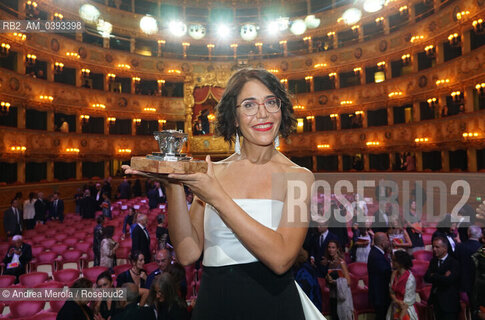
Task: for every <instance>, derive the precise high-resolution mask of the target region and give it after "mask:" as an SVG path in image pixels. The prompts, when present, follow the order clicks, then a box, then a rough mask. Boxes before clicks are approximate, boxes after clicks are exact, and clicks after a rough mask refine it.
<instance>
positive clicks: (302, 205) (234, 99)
mask: <svg viewBox="0 0 485 320" xmlns="http://www.w3.org/2000/svg"><path fill="white" fill-rule="evenodd" d="M294 125H295V119H294V117H293V108H292V104H291V102H290V100H289V98H288V95H287V92H286V90H285V88H284V86H283V85H282V84H281V83H280V81H279V80H278V79H277V78H276V77H275V76H274V75H273V74H271V73H269V72H267V71H266V70H261V69H243V70H239V71H237V72H236V73H235V74H234V75H233V76H232V77H231V79H230V80H229V82H228V84H227V87H226V90H225V91H224V94H223V96H222V99H221V101H220V102H219V104H218V106H217V124H216V130H217V133H218V134H219V135H220V136H222V137H223V138H224V140H226V141H228V142H229V141H234V140H235V153H234V154H233V155H231V156H230V157H228V158H227V159H225V160H222V161H220V162H217V163H212V162H211V160H210V157H209V156H207V158H206V161H207V164H208V169H207V173H195V174H170V175H168V178H166V179H164V180H163V183H164V184H165V187H166V193H167V203H168V215H169V217H170V222H169V225H168V228H169V233H170V239H171V241H172V243H173V245H174V248H175V251H176V255H177V258H178V259H179V261H180V262H181V263H182V264H183V265H189V264H192V263H194V262H195V261H196V260H197V259H199V257H200V256H201V254H202V252H204V256H203V257H204V258H203V265H204V272H203V273H202V281H201V286H200V290H199V294H198V297H197V303H196V306H195V309H194V311H193V318H192V319H195V320H197V319H255V320H257V319H268V320H269V319H280V320H284V319H291V320H298V319H305V318H306V319H307V320H309V319H324V318H323V316H322V315H321V313H320V312H319V311H318V310H317V309H316V308H315V306H314V305H313V304H312V303H311V301H310V300H309V299H308V298H307V297H306V295H305V294H304V293H303V291H302V290H301V289H300V288H299V287H298V286H297V285H296V283H295V281H294V279H293V275H292V272H291V267H292V265H293V263H294V262H295V259H296V257H297V255H298V252H299V251H300V248H301V247H302V244H303V241H304V238H305V235H306V232H307V228H308V222H309V218H310V217H309V216H310V214H309V211H310V210H309V209H310V197H311V191H310V190H311V185H312V183H313V181H314V176H313V174H312V173H311V172H310V171H308V170H307V169H304V168H302V167H299V166H297V165H296V164H295V163H293V162H291V161H290V160H289V159H288V158H286V157H285V156H284V155H283V154H282V153H280V152H279V151H277V150H276V148H275V147H276V146H275V144H276V145H278V144H279V142H278V139H279V135H281V136H282V137H283V138H286V137H287V136H288V135H289V134H290V132H291V131H292V129H293V128H294ZM239 136H242V137H243V138H244V139H243V141H242V142H241V143H240V142H239ZM126 169H127V171H126V173H135V174H139V172H136V171H133V170H131V169H129V168H126ZM183 185H186V186H188V187H190V189H191V190H192V191H193V193H194V195H195V197H194V201H193V203H192V206H191V208H190V212H188V210H187V204H186V201H185V193H184V187H183ZM294 185H298V186H299V187H300V191H302V192H301V193H300V192H299V191H298V190H296V193H297V194H298V195H297V196H298V197H300V198H296V197H295V195H294V194H293V190H294V189H296V188H293V187H292V186H294ZM296 199H298V201H299V202H298V204H299V205H295V203H296V201H295V200H296Z"/></svg>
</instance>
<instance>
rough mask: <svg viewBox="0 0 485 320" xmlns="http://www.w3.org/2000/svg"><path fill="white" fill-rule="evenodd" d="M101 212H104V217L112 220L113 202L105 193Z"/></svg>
mask: <svg viewBox="0 0 485 320" xmlns="http://www.w3.org/2000/svg"><path fill="white" fill-rule="evenodd" d="M101 210H102V211H103V216H104V217H106V218H109V219H112V216H111V201H110V200H109V198H108V194H107V193H106V192H105V193H103V202H102V203H101Z"/></svg>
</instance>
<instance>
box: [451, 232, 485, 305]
mask: <svg viewBox="0 0 485 320" xmlns="http://www.w3.org/2000/svg"><path fill="white" fill-rule="evenodd" d="M481 247H482V245H481V244H480V242H478V241H477V240H466V241H464V242H462V243H459V244H458V245H457V246H456V254H455V257H456V259H458V262H459V265H460V291H462V292H466V293H467V295H468V298H469V299H470V300H471V297H472V290H473V283H474V282H475V263H474V262H473V259H472V257H471V256H472V254H474V253H475V252H477V251H478V249H480V248H481Z"/></svg>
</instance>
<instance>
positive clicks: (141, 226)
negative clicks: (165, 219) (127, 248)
mask: <svg viewBox="0 0 485 320" xmlns="http://www.w3.org/2000/svg"><path fill="white" fill-rule="evenodd" d="M147 219H148V218H147V216H146V215H145V214H139V215H138V217H137V220H136V222H137V224H136V226H135V228H134V229H133V232H132V234H131V252H136V251H140V252H141V253H143V256H144V257H145V262H147V263H148V262H150V259H151V254H150V235H149V234H148V229H147Z"/></svg>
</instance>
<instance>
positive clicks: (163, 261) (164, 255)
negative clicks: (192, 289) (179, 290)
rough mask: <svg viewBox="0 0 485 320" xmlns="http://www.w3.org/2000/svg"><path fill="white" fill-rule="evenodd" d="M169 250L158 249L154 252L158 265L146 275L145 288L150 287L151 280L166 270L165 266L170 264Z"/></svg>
mask: <svg viewBox="0 0 485 320" xmlns="http://www.w3.org/2000/svg"><path fill="white" fill-rule="evenodd" d="M170 257H171V256H170V252H169V251H168V250H167V249H161V250H158V251H157V253H156V254H155V262H156V263H157V265H158V268H157V269H156V270H154V271H153V272H152V273H150V274H149V275H148V277H147V281H146V282H145V288H147V289H150V286H151V285H152V282H153V280H154V279H155V278H156V277H157V276H158V275H160V274H162V273H163V272H166V271H167V267H168V266H169V265H170V262H171V261H170Z"/></svg>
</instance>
